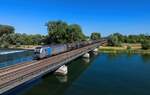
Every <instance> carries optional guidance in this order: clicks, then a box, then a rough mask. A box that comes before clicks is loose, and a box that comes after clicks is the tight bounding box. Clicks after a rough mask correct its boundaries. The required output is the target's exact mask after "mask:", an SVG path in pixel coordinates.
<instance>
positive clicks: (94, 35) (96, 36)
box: [90, 32, 101, 40]
mask: <svg viewBox="0 0 150 95" xmlns="http://www.w3.org/2000/svg"><path fill="white" fill-rule="evenodd" d="M90 38H91V39H92V40H97V39H100V38H101V34H100V33H98V32H93V33H92V34H91V37H90Z"/></svg>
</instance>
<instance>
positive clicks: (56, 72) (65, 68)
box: [55, 65, 68, 75]
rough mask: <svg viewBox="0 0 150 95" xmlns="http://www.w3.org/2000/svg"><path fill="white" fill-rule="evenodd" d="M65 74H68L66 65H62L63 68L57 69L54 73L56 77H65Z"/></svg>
mask: <svg viewBox="0 0 150 95" xmlns="http://www.w3.org/2000/svg"><path fill="white" fill-rule="evenodd" d="M67 73H68V67H67V66H66V65H63V66H61V67H59V68H58V69H57V70H56V71H55V74H56V75H67Z"/></svg>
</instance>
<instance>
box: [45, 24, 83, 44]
mask: <svg viewBox="0 0 150 95" xmlns="http://www.w3.org/2000/svg"><path fill="white" fill-rule="evenodd" d="M46 26H47V29H48V37H47V39H46V42H47V43H67V42H74V41H81V40H85V35H84V34H83V32H82V29H81V27H80V26H79V25H77V24H71V25H68V24H67V23H66V22H64V21H49V22H48V23H46Z"/></svg>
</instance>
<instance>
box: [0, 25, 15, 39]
mask: <svg viewBox="0 0 150 95" xmlns="http://www.w3.org/2000/svg"><path fill="white" fill-rule="evenodd" d="M14 30H15V28H14V27H13V26H10V25H0V37H1V36H2V35H3V34H11V33H14Z"/></svg>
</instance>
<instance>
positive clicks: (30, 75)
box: [0, 42, 105, 94]
mask: <svg viewBox="0 0 150 95" xmlns="http://www.w3.org/2000/svg"><path fill="white" fill-rule="evenodd" d="M103 43H105V42H99V43H96V44H93V45H89V46H85V47H82V48H79V49H76V50H72V51H69V52H65V53H62V54H59V55H56V56H52V57H50V58H46V59H43V60H39V61H31V62H26V63H24V64H19V65H15V66H12V67H9V68H3V69H0V94H2V93H4V92H6V91H8V90H10V89H12V88H14V87H16V86H18V85H20V84H23V83H25V82H27V81H29V80H32V79H34V78H36V77H40V76H42V75H44V74H46V73H48V72H51V71H53V70H55V69H57V68H59V67H60V66H62V65H64V64H66V63H67V62H69V61H71V60H73V59H75V58H77V57H79V56H81V55H83V54H84V53H86V52H89V51H91V50H93V49H94V48H95V47H97V46H99V45H100V44H103Z"/></svg>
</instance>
